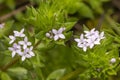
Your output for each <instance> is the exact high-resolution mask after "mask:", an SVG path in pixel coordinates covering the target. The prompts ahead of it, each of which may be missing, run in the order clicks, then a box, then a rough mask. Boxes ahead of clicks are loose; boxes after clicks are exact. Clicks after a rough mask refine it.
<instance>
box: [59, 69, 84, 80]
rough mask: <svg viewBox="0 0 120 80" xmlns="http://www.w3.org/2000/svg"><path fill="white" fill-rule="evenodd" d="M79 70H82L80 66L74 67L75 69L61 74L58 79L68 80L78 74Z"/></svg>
mask: <svg viewBox="0 0 120 80" xmlns="http://www.w3.org/2000/svg"><path fill="white" fill-rule="evenodd" d="M81 72H83V70H81V69H80V68H79V69H76V70H75V71H73V72H71V73H68V74H67V75H65V76H63V77H62V78H61V79H60V80H70V79H72V78H74V77H76V76H78V75H79V74H80V73H81Z"/></svg>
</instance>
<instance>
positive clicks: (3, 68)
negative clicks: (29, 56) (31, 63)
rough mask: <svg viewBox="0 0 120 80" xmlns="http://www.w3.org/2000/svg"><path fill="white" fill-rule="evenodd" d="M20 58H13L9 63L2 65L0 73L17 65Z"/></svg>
mask: <svg viewBox="0 0 120 80" xmlns="http://www.w3.org/2000/svg"><path fill="white" fill-rule="evenodd" d="M19 58H20V57H16V58H14V59H13V60H12V61H10V62H9V63H7V64H6V65H4V66H3V67H2V68H1V69H0V70H1V71H6V70H7V69H8V68H9V67H11V66H12V65H13V64H15V63H17V62H18V61H19Z"/></svg>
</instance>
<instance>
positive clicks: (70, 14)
mask: <svg viewBox="0 0 120 80" xmlns="http://www.w3.org/2000/svg"><path fill="white" fill-rule="evenodd" d="M30 1H31V3H34V4H37V7H34V6H31V7H27V9H26V11H25V12H23V13H22V12H21V13H18V14H15V16H14V18H11V19H8V20H7V21H5V22H4V23H5V25H4V27H3V28H0V60H1V62H0V80H93V79H95V80H114V79H115V78H114V77H116V76H118V75H119V74H120V73H119V71H120V65H119V64H120V58H119V51H120V24H119V23H117V22H115V20H114V19H112V18H111V17H110V13H109V11H106V13H107V14H104V16H105V17H104V18H105V19H104V21H103V23H101V24H102V25H100V26H97V27H96V26H91V25H89V24H88V23H87V22H86V23H84V24H82V25H81V24H80V26H79V28H80V27H81V28H80V30H79V31H78V33H77V30H75V29H76V24H78V22H79V21H81V22H82V20H83V21H84V19H87V20H88V22H90V23H91V24H94V25H97V24H99V23H96V21H98V19H97V18H98V16H100V15H102V14H103V13H104V8H103V7H102V6H103V5H104V3H107V2H111V1H109V0H30ZM0 3H6V4H7V6H9V8H11V9H13V10H14V8H15V6H16V4H15V1H14V0H6V1H4V0H0ZM61 27H62V28H65V30H63V31H62V32H61V33H59V29H60V28H61ZM98 27H99V28H98ZM22 28H24V29H25V31H24V33H25V35H26V36H27V37H28V40H29V41H30V42H31V43H32V45H33V52H34V53H35V56H34V57H31V58H30V59H26V60H25V61H24V62H23V61H21V60H20V59H19V58H20V56H19V55H16V56H15V57H14V58H12V57H11V51H9V49H8V47H10V46H11V44H9V41H10V39H9V35H13V33H15V31H20V30H21V29H22ZM92 28H96V29H98V31H99V32H102V31H104V32H105V39H103V40H101V41H100V44H99V45H95V46H94V47H93V48H88V50H87V51H86V52H85V51H83V50H82V49H81V48H79V47H78V46H77V44H76V42H75V40H74V39H75V38H76V37H79V36H80V35H81V34H82V33H83V32H84V31H86V30H91V29H92ZM53 30H56V31H57V30H58V32H57V34H54V31H53ZM50 31H51V32H50ZM46 33H49V34H50V36H52V38H49V37H47V36H46ZM61 34H62V35H64V36H65V39H63V38H61V36H60V35H61ZM55 36H58V37H60V38H59V39H58V40H55V39H54V37H55ZM18 40H19V39H18ZM113 58H114V59H115V60H116V61H115V62H114V61H111V59H113ZM117 78H118V79H116V80H119V79H120V77H119V76H118V77H117Z"/></svg>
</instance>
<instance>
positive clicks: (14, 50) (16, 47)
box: [8, 43, 21, 57]
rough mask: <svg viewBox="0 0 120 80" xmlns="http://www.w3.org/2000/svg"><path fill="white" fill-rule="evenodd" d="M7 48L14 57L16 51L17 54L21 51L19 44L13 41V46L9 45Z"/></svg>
mask: <svg viewBox="0 0 120 80" xmlns="http://www.w3.org/2000/svg"><path fill="white" fill-rule="evenodd" d="M8 49H9V50H10V51H12V57H14V56H15V54H16V53H18V54H19V53H20V52H21V46H20V45H18V44H17V43H14V44H13V47H9V48H8Z"/></svg>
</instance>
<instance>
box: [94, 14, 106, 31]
mask: <svg viewBox="0 0 120 80" xmlns="http://www.w3.org/2000/svg"><path fill="white" fill-rule="evenodd" d="M104 17H105V14H104V13H103V14H102V15H101V17H100V19H99V22H98V25H97V26H96V29H97V30H100V28H101V26H102V22H103V21H104Z"/></svg>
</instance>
